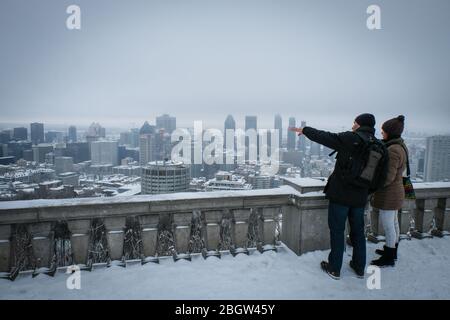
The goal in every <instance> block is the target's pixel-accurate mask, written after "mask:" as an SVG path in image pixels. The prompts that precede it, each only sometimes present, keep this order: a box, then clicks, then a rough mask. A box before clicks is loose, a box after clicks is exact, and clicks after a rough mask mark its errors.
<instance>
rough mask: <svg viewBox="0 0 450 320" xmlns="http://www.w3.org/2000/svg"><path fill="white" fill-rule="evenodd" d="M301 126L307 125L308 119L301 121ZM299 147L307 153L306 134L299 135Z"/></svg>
mask: <svg viewBox="0 0 450 320" xmlns="http://www.w3.org/2000/svg"><path fill="white" fill-rule="evenodd" d="M301 127H302V128H304V127H306V121H302V122H301ZM297 149H298V150H300V151H302V152H303V154H305V153H306V137H305V135H303V134H302V135H301V136H299V137H298V141H297Z"/></svg>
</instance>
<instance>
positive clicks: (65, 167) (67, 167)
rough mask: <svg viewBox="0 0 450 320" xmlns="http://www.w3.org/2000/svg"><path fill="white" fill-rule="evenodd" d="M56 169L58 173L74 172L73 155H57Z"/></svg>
mask: <svg viewBox="0 0 450 320" xmlns="http://www.w3.org/2000/svg"><path fill="white" fill-rule="evenodd" d="M55 171H56V173H57V174H60V173H64V172H73V158H72V157H55Z"/></svg>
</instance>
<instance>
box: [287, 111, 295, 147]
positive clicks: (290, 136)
mask: <svg viewBox="0 0 450 320" xmlns="http://www.w3.org/2000/svg"><path fill="white" fill-rule="evenodd" d="M289 127H295V118H294V117H290V118H289ZM296 137H297V133H296V132H294V131H289V129H288V132H287V149H288V150H290V151H292V150H295V138H296Z"/></svg>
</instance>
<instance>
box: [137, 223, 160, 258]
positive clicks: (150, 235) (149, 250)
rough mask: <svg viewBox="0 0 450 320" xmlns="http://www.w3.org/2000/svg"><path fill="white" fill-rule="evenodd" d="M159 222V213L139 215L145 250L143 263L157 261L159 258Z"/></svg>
mask: <svg viewBox="0 0 450 320" xmlns="http://www.w3.org/2000/svg"><path fill="white" fill-rule="evenodd" d="M158 223H159V215H157V214H149V215H145V216H139V224H140V225H141V230H142V233H141V236H142V247H143V250H144V257H145V258H144V259H143V260H142V263H143V264H144V263H147V262H155V263H158V262H159V260H158V258H157V257H156V246H157V244H158Z"/></svg>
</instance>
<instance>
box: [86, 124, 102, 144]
mask: <svg viewBox="0 0 450 320" xmlns="http://www.w3.org/2000/svg"><path fill="white" fill-rule="evenodd" d="M88 137H89V138H88ZM105 137H106V130H105V128H103V127H102V126H101V125H100V123H97V122H93V123H92V124H91V125H90V126H89V128H88V131H87V136H86V138H87V139H88V140H90V141H95V140H98V139H99V138H105Z"/></svg>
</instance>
